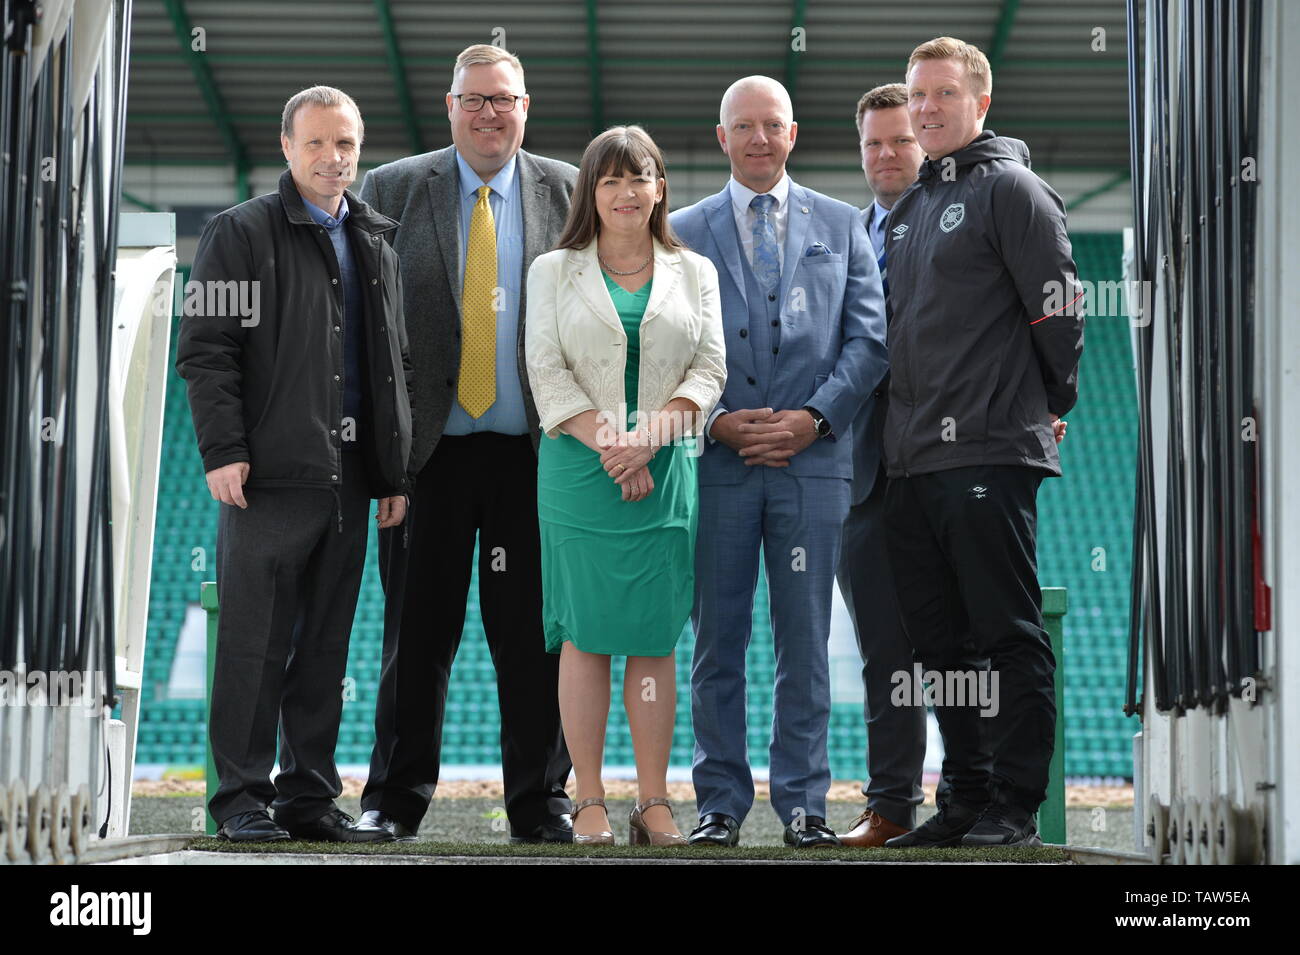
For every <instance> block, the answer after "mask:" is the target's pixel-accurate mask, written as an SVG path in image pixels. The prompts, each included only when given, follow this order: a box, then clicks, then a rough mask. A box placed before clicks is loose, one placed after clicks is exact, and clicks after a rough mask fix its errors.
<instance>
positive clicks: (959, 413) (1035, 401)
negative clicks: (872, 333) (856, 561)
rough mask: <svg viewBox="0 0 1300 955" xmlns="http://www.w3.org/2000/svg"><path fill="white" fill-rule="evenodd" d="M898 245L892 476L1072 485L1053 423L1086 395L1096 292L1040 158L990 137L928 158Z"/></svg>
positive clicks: (893, 220)
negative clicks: (1087, 334) (1089, 290)
mask: <svg viewBox="0 0 1300 955" xmlns="http://www.w3.org/2000/svg"><path fill="white" fill-rule="evenodd" d="M948 160H951V162H949V161H948ZM885 242H886V247H887V253H886V256H887V260H888V262H889V307H890V319H889V339H888V344H889V359H890V360H889V366H890V379H889V382H890V384H889V412H888V415H887V417H886V419H885V435H884V438H885V460H886V466H887V470H888V474H889V476H890V477H903V476H910V475H913V474H925V473H929V472H933V471H945V470H949V469H951V468H959V467H968V466H972V465H984V464H997V465H1003V464H1010V465H1022V466H1026V467H1033V468H1041V469H1042V470H1045V471H1048V472H1050V473H1051V474H1053V475H1057V476H1059V475H1060V473H1061V459H1060V455H1059V454H1058V453H1057V450H1056V441H1055V438H1054V437H1053V431H1052V422H1051V419H1050V417H1049V413H1051V414H1055V415H1057V416H1058V417H1059V416H1061V415H1064V414H1065V413H1066V412H1067V411H1069V410H1070V409H1071V408H1072V407H1073V406H1074V403H1075V401H1076V400H1077V398H1078V395H1079V379H1078V375H1079V356H1080V355H1081V353H1082V352H1083V289H1082V286H1081V285H1080V284H1079V281H1078V278H1077V276H1076V273H1075V266H1074V258H1073V253H1072V251H1071V248H1070V238H1069V236H1068V235H1067V234H1066V231H1065V207H1064V205H1063V204H1062V202H1061V198H1060V196H1058V195H1057V194H1056V193H1055V192H1054V191H1053V190H1052V188H1051V187H1050V186H1048V185H1047V183H1045V182H1043V180H1041V179H1040V178H1038V176H1037V175H1035V174H1034V173H1032V172H1030V170H1029V149H1028V147H1026V146H1025V144H1024V143H1023V142H1021V141H1020V140H1018V139H1010V138H1007V137H1002V136H998V135H996V134H995V133H993V131H992V130H985V131H984V132H982V133H981V134H980V135H979V136H977V137H975V139H973V140H972V141H971V142H970V143H969V144H968V145H967V146H965V147H964V148H962V149H960V150H958V151H957V152H955V153H953V154H952V155H951V156H950V157H945V158H943V159H939V160H937V161H935V160H929V159H927V160H926V161H925V162H923V163H922V164H921V169H920V173H919V176H918V177H917V181H916V182H915V183H914V184H913V185H912V186H911V188H910V189H909V190H908V191H907V192H906V193H904V194H903V196H902V197H901V198H900V199H899V200H898V202H897V203H896V204H895V205H894V208H893V209H892V210H891V211H890V214H889V221H888V222H887V223H886V239H885Z"/></svg>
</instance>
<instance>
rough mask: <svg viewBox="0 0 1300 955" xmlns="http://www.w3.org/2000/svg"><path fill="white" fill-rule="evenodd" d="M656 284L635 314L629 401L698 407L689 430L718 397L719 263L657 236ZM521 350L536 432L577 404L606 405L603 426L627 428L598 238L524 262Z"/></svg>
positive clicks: (552, 428)
mask: <svg viewBox="0 0 1300 955" xmlns="http://www.w3.org/2000/svg"><path fill="white" fill-rule="evenodd" d="M654 255H655V262H654V284H653V285H651V287H650V300H649V302H648V303H647V305H646V310H645V316H644V317H643V318H642V320H641V333H640V340H641V359H640V366H639V367H640V371H639V375H640V377H639V387H638V389H637V405H636V406H637V408H638V409H640V410H642V411H645V412H647V413H648V412H651V411H659V410H661V409H662V408H663V407H664V405H666V404H667V403H668V402H669V401H670V400H672V399H673V398H689V399H690V400H691V401H693V402H694V403H695V404H696V405H697V406H699V409H700V416H699V417H698V418H696V419H694V421H691V420H690V419H688V423H689V424H693V427H691V428H689V431H690V432H691V433H695V434H699V433H702V431H703V421H704V419H706V418H707V417H708V414H709V412H710V411H712V410H713V406H714V405H715V404H717V402H718V399H719V398H720V397H721V396H722V389H723V387H724V386H725V385H726V383H727V356H726V352H725V350H724V345H723V337H722V310H721V305H720V300H719V297H718V272H717V269H715V268H714V266H713V263H712V262H710V261H709V260H708V259H706V258H704V257H703V256H701V255H697V254H695V253H694V252H690V251H687V250H681V251H671V250H669V249H666V248H664V247H663V246H662V245H660V244H659V243H658V242H655V251H654ZM527 301H528V312H527V315H526V317H525V321H524V353H525V357H526V358H527V361H528V380H529V382H530V383H531V385H532V391H533V401H534V402H535V403H536V405H537V414H538V417H539V418H540V419H541V428H542V432H543V433H544V434H546V435H547V436H548V437H551V438H554V437H558V436H559V434H560V429H559V425H560V423H561V422H563V421H566V420H568V419H569V418H572V417H573V416H574V415H576V414H580V413H582V412H584V411H593V410H594V411H597V412H608V414H609V416H610V417H609V418H608V419H606V420H607V421H608V422H609V425H610V426H611V427H618V428H619V429H620V430H622V429H625V428H627V427H628V424H627V417H626V412H627V410H630V409H623V417H621V418H620V417H618V416H619V414H620V408H619V406H620V405H621V404H623V403H625V400H626V399H625V396H624V392H623V376H624V365H625V363H626V359H627V335H626V333H625V332H624V331H623V324H622V322H620V321H619V317H618V312H617V311H616V310H615V308H614V302H613V300H612V299H611V298H610V297H609V291H608V290H607V289H606V288H605V279H604V277H603V275H602V273H601V268H600V264H599V263H598V262H597V261H596V243H595V240H593V241H592V242H591V244H589V245H588V246H587V247H586V248H585V249H581V250H573V249H556V250H555V251H553V252H548V253H546V254H545V255H539V256H538V257H537V258H536V259H535V260H534V261H533V265H532V268H530V269H529V270H528V298H527Z"/></svg>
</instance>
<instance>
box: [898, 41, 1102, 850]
mask: <svg viewBox="0 0 1300 955" xmlns="http://www.w3.org/2000/svg"><path fill="white" fill-rule="evenodd" d="M991 80H992V78H991V76H990V70H989V64H988V60H987V59H986V58H985V56H984V54H983V53H981V52H980V51H979V50H978V49H977V48H975V47H973V46H971V45H970V44H967V43H963V42H962V41H960V40H954V39H952V38H949V37H940V38H939V39H936V40H932V41H930V42H929V43H925V44H922V45H921V46H920V47H918V48H917V49H916V50H915V51H914V52H913V54H912V56H911V59H910V60H909V62H908V95H909V104H908V110H909V113H910V116H911V120H912V128H913V131H914V133H915V134H916V137H917V141H918V142H919V143H920V145H921V147H922V148H923V149H924V150H925V152H926V156H927V159H926V161H925V162H924V163H923V164H922V166H921V169H920V173H919V176H918V179H917V182H916V184H915V185H914V186H912V188H911V189H910V190H909V191H908V192H907V193H905V194H904V195H903V196H902V198H900V199H899V200H898V202H897V203H896V204H895V206H894V208H893V210H892V211H891V212H890V216H889V220H888V223H887V225H886V228H887V230H888V238H887V240H886V243H887V254H888V257H889V307H890V323H889V351H890V374H891V378H890V390H889V412H888V417H887V418H886V422H885V435H884V440H885V457H886V464H887V473H888V475H889V477H890V478H891V482H890V486H889V490H888V493H887V497H886V504H885V507H886V515H887V517H886V520H887V526H888V533H889V551H890V560H891V562H892V564H893V569H894V576H895V586H896V588H897V592H898V598H899V603H900V607H901V611H902V614H903V619H904V623H905V626H906V628H907V632H908V638H909V639H910V641H911V643H912V646H913V648H914V650H915V653H916V656H917V658H918V660H919V661H920V663H921V664H922V666H923V668H924V669H925V670H926V671H930V670H934V671H938V673H939V674H941V675H942V679H941V685H940V686H939V693H938V698H937V701H936V702H937V705H936V714H937V715H938V718H939V726H940V729H941V731H942V734H943V739H944V749H945V777H946V778H949V780H950V782H951V783H952V787H953V788H952V792H951V794H949V796H948V798H947V799H945V800H944V801H943V803H942V804H941V805H940V807H939V810H940V811H939V813H938V814H937V815H936V816H934V817H933V818H932V819H931V820H929V821H927V823H926V824H925V825H923V826H921V827H920V828H918V829H916V830H914V831H913V832H911V833H907V834H905V835H902V836H898V837H896V838H895V839H892V840H890V841H889V842H888V843H887V844H888V845H929V846H933V845H958V844H961V845H977V846H978V845H1036V844H1039V838H1038V833H1037V827H1036V824H1035V821H1034V813H1035V812H1036V811H1037V809H1038V806H1039V804H1040V803H1041V802H1042V801H1043V800H1044V799H1045V798H1046V788H1047V775H1048V764H1049V762H1050V761H1051V756H1052V749H1053V742H1054V732H1055V721H1056V704H1055V693H1054V689H1053V673H1054V671H1055V665H1056V663H1055V659H1054V657H1053V655H1052V650H1051V643H1050V641H1049V639H1048V636H1047V633H1046V631H1045V630H1044V629H1043V624H1042V610H1041V593H1040V591H1039V587H1038V571H1037V556H1036V551H1035V536H1036V523H1037V511H1036V496H1037V492H1038V485H1039V483H1040V482H1041V481H1042V479H1043V477H1044V476H1047V475H1055V476H1059V475H1060V474H1061V465H1060V457H1059V455H1058V453H1057V448H1056V445H1057V443H1058V442H1059V441H1060V440H1061V438H1062V437H1063V436H1064V433H1065V422H1063V421H1060V420H1059V419H1060V417H1061V416H1062V415H1064V414H1065V413H1066V412H1067V411H1069V410H1070V408H1071V407H1073V405H1074V403H1075V400H1076V399H1077V397H1078V367H1079V356H1080V353H1081V352H1082V349H1083V310H1082V296H1083V293H1082V287H1081V286H1080V285H1079V282H1078V280H1077V278H1076V275H1075V266H1074V261H1073V258H1072V253H1071V248H1070V240H1069V237H1068V235H1067V234H1066V228H1065V210H1064V207H1063V205H1062V203H1061V200H1060V198H1059V197H1058V196H1057V195H1056V193H1055V192H1053V191H1052V189H1051V188H1050V187H1049V186H1048V185H1047V184H1046V183H1044V182H1043V181H1042V180H1041V179H1039V178H1038V176H1036V175H1035V174H1034V173H1032V172H1031V171H1030V170H1029V151H1028V149H1027V148H1026V146H1025V144H1024V143H1022V142H1020V141H1019V140H1015V139H1007V138H1004V137H999V136H997V135H995V134H994V133H993V132H992V131H984V130H983V123H984V117H985V115H986V114H987V112H988V107H989V103H990V96H989V92H990V89H991ZM972 652H973V653H974V655H975V656H976V657H985V656H987V657H988V658H989V660H990V667H991V669H990V670H988V671H982V672H979V673H969V674H968V673H965V672H963V671H961V661H962V660H963V659H966V660H969V659H971V654H972ZM918 695H919V694H918Z"/></svg>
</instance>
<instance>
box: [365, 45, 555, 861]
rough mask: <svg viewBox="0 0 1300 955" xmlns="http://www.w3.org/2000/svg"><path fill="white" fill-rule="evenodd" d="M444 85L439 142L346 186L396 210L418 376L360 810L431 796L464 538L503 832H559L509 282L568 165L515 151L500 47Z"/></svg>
mask: <svg viewBox="0 0 1300 955" xmlns="http://www.w3.org/2000/svg"><path fill="white" fill-rule="evenodd" d="M446 101H447V115H448V118H449V119H450V121H451V129H452V140H453V143H454V145H452V146H449V147H447V148H445V149H440V150H437V151H435V152H432V153H425V154H423V155H420V156H412V157H410V158H407V159H402V160H399V161H397V162H394V163H389V164H387V165H384V166H380V167H378V168H376V169H373V170H371V172H370V173H369V174H368V175H367V176H366V179H365V182H364V184H363V185H362V188H361V194H362V196H364V197H365V198H366V201H367V202H370V203H371V204H372V205H374V207H375V208H376V209H379V210H382V211H383V212H384V213H385V214H387V215H391V216H392V217H393V218H394V219H397V220H398V221H399V222H400V223H401V226H400V228H399V229H398V230H397V232H396V235H395V237H394V238H393V245H394V248H395V249H396V250H397V253H398V256H399V258H400V260H401V265H402V282H403V289H404V298H405V302H406V322H407V328H408V334H409V337H410V350H411V363H412V367H413V370H414V376H415V401H414V404H415V411H414V416H415V435H414V438H413V446H412V451H411V464H410V470H411V473H412V477H413V481H414V491H413V493H412V499H411V509H410V514H409V517H408V525H409V529H410V530H409V539H408V537H407V536H404V535H403V534H401V533H397V534H385V535H384V540H383V541H382V542H381V544H380V548H381V549H380V575H381V577H382V579H383V582H384V590H385V594H386V596H387V609H386V612H385V619H384V659H383V670H382V674H381V677H380V687H379V700H378V705H377V708H376V712H375V734H376V740H375V748H374V753H373V754H372V756H371V760H370V778H369V781H368V783H367V784H366V789H365V792H364V794H363V795H362V799H361V807H362V809H363V810H365V812H364V814H363V817H362V818H363V820H364V821H365V822H367V823H369V824H373V825H379V826H383V827H386V828H389V829H391V830H392V831H393V832H394V834H395V835H396V836H397V837H398V838H399V839H413V838H414V836H415V832H416V830H417V829H418V828H419V825H420V820H421V819H422V818H423V816H424V814H425V812H426V811H427V809H428V807H429V800H430V798H431V797H432V796H433V791H434V788H435V787H436V785H437V782H438V767H439V760H440V752H441V748H442V722H443V713H444V710H445V707H446V699H447V682H448V678H449V676H450V674H451V666H452V661H453V659H454V658H455V655H456V648H457V646H458V645H459V644H460V637H461V630H462V628H463V627H464V622H465V601H466V597H467V595H468V591H469V583H470V575H471V568H472V559H473V553H474V545H475V538H476V535H477V536H478V546H479V608H480V612H481V614H482V617H483V627H484V631H485V633H486V636H487V641H488V646H489V647H490V649H491V653H492V661H493V663H494V665H495V666H496V672H497V692H498V697H499V700H500V707H501V766H502V771H503V774H504V777H505V804H506V815H507V816H508V818H509V822H510V835H511V841H514V842H540V841H549V842H569V841H571V840H572V832H573V828H572V824H571V822H570V819H569V811H570V809H571V804H570V802H569V799H568V797H567V796H566V795H565V792H564V783H565V781H566V780H567V778H568V775H569V770H570V769H571V764H570V762H569V757H568V753H567V751H566V749H565V746H564V738H563V734H562V731H561V728H560V713H559V704H558V700H557V682H558V668H557V664H558V661H559V657H558V656H556V655H554V654H548V653H547V652H546V646H545V641H544V638H543V633H542V590H541V550H540V544H539V538H538V527H537V444H538V438H539V431H538V417H537V410H536V408H535V407H534V405H533V398H532V393H531V391H530V389H529V384H528V373H527V368H526V366H525V363H524V316H525V303H524V291H525V287H526V282H525V280H526V277H527V274H528V267H529V265H530V264H531V263H532V261H533V259H534V258H536V257H537V256H538V255H540V254H542V253H544V252H547V251H549V250H550V249H551V248H552V247H553V246H554V244H555V242H556V240H557V239H558V237H559V235H560V232H561V231H562V230H563V228H564V223H565V219H566V218H567V216H568V209H569V197H570V195H571V194H572V192H573V186H574V182H575V180H576V178H577V173H578V171H577V169H576V168H575V167H574V166H571V165H569V164H568V163H562V162H557V161H555V160H551V159H544V158H542V157H540V156H533V155H531V154H529V153H527V152H524V151H523V150H521V149H520V148H519V146H520V144H521V143H522V142H523V136H524V124H525V122H526V121H527V118H528V105H529V98H528V94H527V93H526V92H525V87H524V74H523V67H522V66H521V65H520V63H519V60H518V59H517V58H516V57H514V56H513V55H511V54H510V53H508V52H506V51H505V50H503V49H500V48H499V47H494V46H486V45H478V46H471V47H469V48H468V49H466V50H465V51H464V52H462V53H461V54H460V56H459V57H458V58H457V60H456V66H455V69H454V71H453V74H452V86H451V90H450V92H448V94H447V100H446Z"/></svg>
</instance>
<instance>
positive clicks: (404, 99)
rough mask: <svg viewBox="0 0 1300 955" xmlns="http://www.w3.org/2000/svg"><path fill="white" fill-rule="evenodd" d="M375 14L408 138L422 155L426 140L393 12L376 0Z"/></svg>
mask: <svg viewBox="0 0 1300 955" xmlns="http://www.w3.org/2000/svg"><path fill="white" fill-rule="evenodd" d="M375 13H376V14H378V16H379V28H380V30H381V31H382V32H383V34H384V50H385V57H386V59H387V60H388V72H390V73H391V74H392V75H393V87H394V89H395V90H396V91H397V104H398V106H400V107H401V109H402V120H403V122H404V123H405V125H406V138H407V140H408V141H409V142H410V144H411V150H412V151H413V152H415V153H422V152H424V140H423V139H422V138H421V136H420V123H419V121H418V120H417V119H416V118H415V103H414V102H413V101H412V100H411V88H410V87H409V86H408V85H407V83H406V64H405V62H403V60H402V51H401V50H400V49H399V48H398V46H397V31H396V30H394V29H393V11H392V9H391V8H390V7H389V6H388V0H375Z"/></svg>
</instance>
